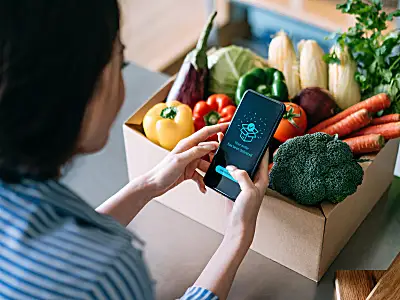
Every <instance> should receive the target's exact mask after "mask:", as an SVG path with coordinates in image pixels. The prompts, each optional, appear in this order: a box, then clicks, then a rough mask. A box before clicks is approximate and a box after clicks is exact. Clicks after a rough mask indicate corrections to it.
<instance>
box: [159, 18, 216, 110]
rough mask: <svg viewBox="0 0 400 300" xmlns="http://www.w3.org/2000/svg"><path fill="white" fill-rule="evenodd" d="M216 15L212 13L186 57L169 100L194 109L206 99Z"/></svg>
mask: <svg viewBox="0 0 400 300" xmlns="http://www.w3.org/2000/svg"><path fill="white" fill-rule="evenodd" d="M216 15H217V12H214V13H213V14H212V15H210V17H209V19H208V21H207V24H206V26H205V28H204V29H203V32H202V33H201V36H200V38H199V40H198V42H197V46H196V48H195V49H194V50H192V51H191V52H190V53H189V54H188V55H187V56H186V57H185V60H184V62H183V64H182V66H181V68H180V70H179V72H178V75H177V77H176V79H175V82H174V84H173V86H172V88H171V91H170V92H169V94H168V97H167V102H170V101H174V100H178V101H180V102H181V103H183V104H187V105H189V106H190V107H191V108H192V109H193V107H194V106H195V104H196V103H197V102H198V101H200V100H205V98H206V96H207V92H208V91H207V90H208V80H209V69H208V59H207V41H208V38H209V36H210V32H211V29H212V26H213V22H214V19H215V17H216Z"/></svg>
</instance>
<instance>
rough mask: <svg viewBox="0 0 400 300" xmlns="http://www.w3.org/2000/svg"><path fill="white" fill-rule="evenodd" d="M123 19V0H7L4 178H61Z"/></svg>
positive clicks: (0, 19) (1, 31)
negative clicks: (121, 6) (120, 9)
mask: <svg viewBox="0 0 400 300" xmlns="http://www.w3.org/2000/svg"><path fill="white" fill-rule="evenodd" d="M119 18H120V12H119V7H118V3H117V0H84V1H82V0H0V179H2V180H4V181H8V182H19V181H20V180H21V179H23V178H32V179H36V180H46V179H51V178H55V177H58V176H59V172H60V168H61V167H62V166H63V165H64V164H65V163H66V162H68V161H69V160H70V159H71V157H72V156H73V154H74V153H75V151H76V146H77V140H78V137H79V133H80V130H81V125H82V120H83V116H84V113H85V109H86V107H87V104H88V102H89V100H90V99H91V96H92V94H93V92H94V89H95V86H96V83H97V81H98V79H99V76H100V74H101V73H102V70H103V69H104V67H105V66H106V65H107V63H108V62H109V61H110V59H111V55H112V51H113V44H114V41H115V39H116V37H117V34H118V31H119Z"/></svg>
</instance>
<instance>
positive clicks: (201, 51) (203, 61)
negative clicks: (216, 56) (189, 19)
mask: <svg viewBox="0 0 400 300" xmlns="http://www.w3.org/2000/svg"><path fill="white" fill-rule="evenodd" d="M216 16H217V12H216V11H215V12H214V13H213V14H212V15H211V16H210V17H209V18H208V21H207V24H206V27H205V28H204V29H203V31H202V33H201V35H200V38H199V40H198V41H197V45H196V49H194V51H193V52H194V53H193V55H194V60H192V64H193V66H194V67H195V69H196V70H198V69H205V68H207V67H208V66H207V63H208V62H207V53H206V50H207V42H208V38H209V36H210V33H211V29H212V27H213V22H214V19H215V17H216Z"/></svg>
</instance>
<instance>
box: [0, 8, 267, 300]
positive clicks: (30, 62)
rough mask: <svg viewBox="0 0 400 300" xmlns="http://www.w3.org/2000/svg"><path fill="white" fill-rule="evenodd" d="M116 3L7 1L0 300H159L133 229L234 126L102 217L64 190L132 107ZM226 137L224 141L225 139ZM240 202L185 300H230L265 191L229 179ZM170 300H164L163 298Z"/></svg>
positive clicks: (140, 182) (201, 139) (174, 157)
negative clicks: (127, 100)
mask: <svg viewBox="0 0 400 300" xmlns="http://www.w3.org/2000/svg"><path fill="white" fill-rule="evenodd" d="M119 18H120V14H119V9H118V5H117V2H116V0H86V1H81V0H68V1H65V0H64V1H63V0H35V1H31V0H18V1H9V0H0V178H1V181H0V298H2V299H3V298H4V299H146V300H147V299H154V297H155V295H154V287H153V283H152V281H151V277H150V275H149V272H148V270H147V268H146V266H145V263H144V261H143V257H142V252H141V251H142V249H141V247H142V242H141V241H140V240H139V239H138V238H136V237H135V236H134V235H133V234H132V233H130V232H128V231H127V230H126V229H125V228H124V226H126V225H127V224H128V223H129V222H130V221H131V220H132V219H133V218H134V217H135V216H136V215H137V213H138V212H139V211H140V210H141V209H142V208H143V207H144V206H145V205H146V204H147V203H148V202H149V201H151V200H152V199H153V198H154V197H156V196H159V195H161V194H163V193H165V192H167V191H168V190H170V189H172V188H174V187H175V186H177V185H178V184H180V183H181V182H182V181H184V180H188V179H191V180H194V181H196V182H197V184H198V185H199V189H200V191H202V192H205V185H204V182H203V179H202V177H201V176H200V175H199V174H198V173H197V171H196V169H201V170H203V171H206V170H207V168H208V166H209V164H208V163H207V162H205V161H203V160H202V159H201V157H203V156H204V155H209V154H211V153H212V152H213V151H215V150H216V148H217V147H218V144H217V143H215V142H205V141H206V140H207V138H208V137H209V136H210V135H213V134H216V133H221V132H223V131H224V130H226V128H227V125H226V124H222V125H217V126H214V127H207V128H206V129H203V130H201V131H199V132H197V133H195V134H194V135H193V136H191V137H189V138H187V139H185V140H183V141H182V142H181V143H179V145H178V146H177V147H176V148H175V149H174V150H173V151H172V152H171V153H170V154H169V155H168V156H167V157H166V158H165V159H164V160H163V161H162V162H161V163H160V164H159V165H158V166H157V167H155V168H154V169H153V170H151V171H150V172H148V173H147V174H144V175H143V176H141V177H140V178H137V179H135V180H133V181H132V182H130V183H129V184H128V185H127V186H125V187H124V188H123V189H122V190H121V191H120V192H118V193H117V194H116V195H114V196H113V197H112V198H110V199H109V200H107V201H106V202H105V203H104V204H103V205H101V206H100V207H99V208H98V209H97V212H96V211H94V210H93V209H91V208H90V207H89V206H88V205H87V204H86V203H85V202H84V201H83V200H82V199H80V198H79V197H78V196H77V195H76V194H74V193H73V192H72V191H70V190H69V189H68V188H66V187H65V186H63V185H62V184H60V183H59V182H58V179H59V178H60V176H61V175H62V169H63V166H65V165H66V164H68V163H69V162H70V161H71V159H72V158H73V157H74V156H75V155H77V154H83V153H85V154H87V153H93V152H96V151H98V150H100V149H102V148H103V146H104V145H105V144H106V142H107V139H108V134H109V131H110V127H111V125H112V123H113V121H114V119H115V117H116V115H117V113H118V111H119V109H120V107H121V105H122V102H123V99H124V84H123V80H122V75H121V65H122V63H123V46H122V44H121V42H120V38H119ZM220 136H221V134H220ZM229 170H230V172H231V173H232V176H233V177H234V178H235V179H237V181H238V182H239V184H240V186H241V188H242V192H241V194H240V195H239V197H238V199H237V201H236V203H235V205H234V207H233V210H232V213H231V217H230V221H229V224H228V225H227V229H226V233H225V237H224V239H223V241H222V243H221V245H220V247H219V248H218V250H217V251H216V253H215V254H214V256H213V257H212V258H211V260H210V262H209V264H208V265H207V267H206V268H205V269H204V271H203V273H202V274H201V275H200V277H199V278H198V280H197V281H196V282H195V283H194V285H193V287H191V288H189V289H188V291H187V292H186V294H185V295H184V296H183V297H182V299H218V298H219V299H226V297H227V295H228V292H229V289H230V287H231V284H232V281H233V279H234V276H235V273H236V271H237V269H238V267H239V265H240V263H241V261H242V259H243V258H244V256H245V254H246V252H247V251H248V248H249V246H250V244H251V242H252V240H253V236H254V231H255V225H256V219H257V214H258V211H259V208H260V205H261V201H262V198H263V195H264V193H265V191H266V187H267V183H268V179H267V161H266V159H264V160H263V162H262V164H261V167H260V172H259V173H258V175H257V176H256V179H255V183H253V182H252V181H251V180H250V178H249V177H248V175H247V173H246V172H244V171H241V170H238V169H236V168H235V167H230V169H229ZM160 297H161V298H162V295H160Z"/></svg>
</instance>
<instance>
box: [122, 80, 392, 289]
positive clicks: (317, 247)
mask: <svg viewBox="0 0 400 300" xmlns="http://www.w3.org/2000/svg"><path fill="white" fill-rule="evenodd" d="M172 84H173V80H171V81H169V82H168V83H167V84H166V85H165V86H164V87H162V88H161V89H160V90H159V91H158V92H157V93H156V94H155V95H154V96H153V97H151V98H150V99H149V100H148V101H147V102H146V103H145V104H144V105H143V106H142V107H141V108H140V109H139V110H138V111H137V112H135V113H134V114H133V115H132V117H131V118H130V119H129V120H128V121H127V122H126V123H125V125H124V128H123V129H124V137H125V147H126V154H127V163H128V172H129V177H130V178H131V179H132V178H135V177H137V176H139V175H141V174H143V173H145V172H147V171H149V170H150V169H151V168H153V167H154V166H155V165H156V164H157V163H158V162H160V161H161V160H162V159H163V158H164V157H165V156H166V155H167V154H168V151H167V150H165V149H163V148H161V147H159V146H157V145H155V144H153V143H152V142H150V141H149V140H148V139H146V137H145V136H144V135H143V133H142V127H141V123H142V120H143V117H144V115H145V114H146V112H147V111H148V110H149V109H150V108H151V107H152V106H153V105H155V104H157V103H159V102H163V101H164V100H165V99H166V97H167V94H168V92H169V90H170V89H171V86H172ZM398 145H399V140H392V141H390V142H389V143H388V144H387V145H386V146H385V148H384V149H383V150H382V151H381V152H380V153H379V154H378V155H377V156H376V158H375V160H374V161H373V162H372V163H370V162H369V163H363V168H364V170H365V176H364V181H363V184H362V185H361V186H360V187H359V188H358V190H357V192H356V193H355V194H353V195H352V196H350V197H348V198H347V199H345V200H344V201H343V202H342V203H340V204H337V205H333V204H330V203H323V204H321V205H320V206H317V207H307V206H302V205H299V204H297V203H295V202H294V201H292V200H290V199H288V198H287V197H284V196H282V195H280V194H279V193H277V192H275V191H272V190H269V191H268V192H267V194H266V196H265V197H264V201H263V204H262V207H261V210H260V214H259V218H258V224H257V231H256V235H255V239H254V242H253V245H252V247H251V248H252V249H253V250H254V251H256V252H258V253H260V254H262V255H264V256H265V257H268V258H270V259H272V260H274V261H276V262H278V263H280V264H282V265H284V266H286V267H288V268H290V269H292V270H294V271H296V272H298V273H300V274H302V275H304V276H306V277H308V278H310V279H312V280H315V281H318V280H319V279H320V278H321V277H322V275H323V274H324V273H325V272H326V270H327V269H328V267H329V266H330V264H331V263H332V262H333V260H334V259H335V257H336V256H337V255H338V254H339V252H340V251H341V250H342V249H343V247H344V246H345V245H346V243H347V242H348V240H349V239H350V237H351V236H352V235H353V233H354V232H355V231H356V229H357V228H358V226H359V225H360V224H361V222H362V221H363V220H364V218H365V217H366V216H367V215H368V213H369V212H370V211H371V209H372V208H373V207H374V205H375V204H376V203H377V202H378V200H379V199H380V198H381V196H382V195H383V193H384V192H385V191H386V189H387V188H388V186H389V185H390V183H391V181H392V179H393V171H394V166H395V162H396V156H397V150H398ZM157 201H159V202H160V203H162V204H164V205H165V206H167V207H170V208H172V209H174V210H176V211H178V212H180V213H181V214H183V215H185V216H187V217H189V218H191V219H193V220H195V221H197V222H199V223H201V224H203V225H205V226H207V227H209V228H211V229H213V230H215V231H217V232H219V233H221V234H223V233H224V229H225V223H226V220H227V216H228V214H229V211H230V209H231V207H232V202H231V201H230V200H228V199H226V198H224V197H223V196H221V195H219V194H217V193H216V192H214V191H211V190H209V191H208V193H207V194H206V195H203V194H201V193H200V192H199V191H198V189H197V185H196V184H195V183H193V182H184V183H183V184H181V185H180V186H178V187H177V188H175V189H173V190H172V191H169V192H168V193H166V194H165V195H163V196H161V197H159V198H158V199H157Z"/></svg>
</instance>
